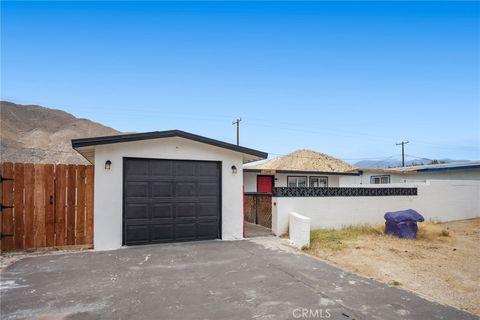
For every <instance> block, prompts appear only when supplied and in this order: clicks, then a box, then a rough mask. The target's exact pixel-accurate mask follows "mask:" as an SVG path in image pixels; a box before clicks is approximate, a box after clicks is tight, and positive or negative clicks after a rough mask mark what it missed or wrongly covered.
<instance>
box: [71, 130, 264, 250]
mask: <svg viewBox="0 0 480 320" xmlns="http://www.w3.org/2000/svg"><path fill="white" fill-rule="evenodd" d="M72 146H73V148H74V149H75V150H77V151H78V152H79V153H80V154H82V155H83V156H84V157H85V158H86V159H87V160H88V161H90V162H91V163H92V164H94V165H95V196H94V248H95V249H96V250H108V249H116V248H120V247H121V246H122V245H138V244H149V243H163V242H177V241H194V240H206V239H217V238H220V239H229V240H230V239H242V238H243V210H242V206H243V203H242V201H243V200H242V199H243V194H242V183H243V176H242V171H241V169H242V166H243V164H245V163H249V162H253V161H258V160H262V159H266V158H267V156H268V154H267V153H265V152H261V151H258V150H253V149H249V148H245V147H241V146H237V145H233V144H230V143H226V142H222V141H218V140H213V139H209V138H206V137H202V136H198V135H195V134H191V133H188V132H184V131H180V130H171V131H155V132H147V133H135V134H122V135H116V136H105V137H96V138H86V139H75V140H72Z"/></svg>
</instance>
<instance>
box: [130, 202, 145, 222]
mask: <svg viewBox="0 0 480 320" xmlns="http://www.w3.org/2000/svg"><path fill="white" fill-rule="evenodd" d="M126 218H127V219H148V204H129V205H127V207H126Z"/></svg>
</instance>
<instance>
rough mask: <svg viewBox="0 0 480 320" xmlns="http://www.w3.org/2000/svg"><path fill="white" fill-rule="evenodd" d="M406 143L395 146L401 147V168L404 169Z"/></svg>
mask: <svg viewBox="0 0 480 320" xmlns="http://www.w3.org/2000/svg"><path fill="white" fill-rule="evenodd" d="M407 143H408V141H402V142H399V143H397V146H399V145H402V167H405V145H406V144H407Z"/></svg>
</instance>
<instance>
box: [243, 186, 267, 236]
mask: <svg viewBox="0 0 480 320" xmlns="http://www.w3.org/2000/svg"><path fill="white" fill-rule="evenodd" d="M243 201H244V204H243V209H244V211H245V212H244V218H245V221H247V222H250V223H255V224H259V225H262V226H264V227H266V228H269V229H271V228H272V195H271V194H269V193H256V192H251V193H245V194H244V196H243Z"/></svg>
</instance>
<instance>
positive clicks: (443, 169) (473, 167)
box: [416, 164, 480, 172]
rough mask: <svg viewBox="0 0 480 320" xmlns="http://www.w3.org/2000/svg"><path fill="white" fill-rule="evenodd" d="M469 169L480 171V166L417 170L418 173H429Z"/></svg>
mask: <svg viewBox="0 0 480 320" xmlns="http://www.w3.org/2000/svg"><path fill="white" fill-rule="evenodd" d="M469 169H480V165H478V164H477V165H471V166H469V165H465V166H456V167H455V166H452V167H441V168H423V169H417V170H416V171H417V172H427V171H450V170H469Z"/></svg>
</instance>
